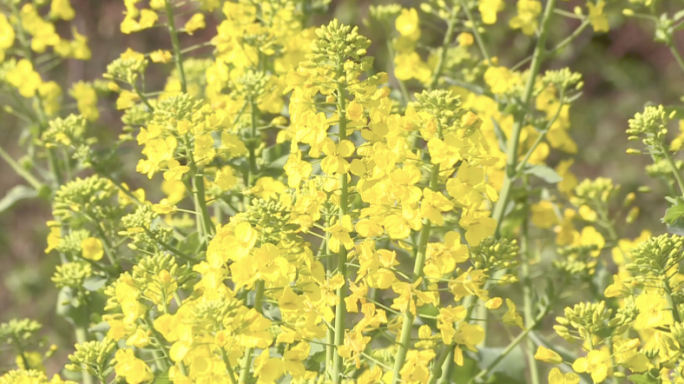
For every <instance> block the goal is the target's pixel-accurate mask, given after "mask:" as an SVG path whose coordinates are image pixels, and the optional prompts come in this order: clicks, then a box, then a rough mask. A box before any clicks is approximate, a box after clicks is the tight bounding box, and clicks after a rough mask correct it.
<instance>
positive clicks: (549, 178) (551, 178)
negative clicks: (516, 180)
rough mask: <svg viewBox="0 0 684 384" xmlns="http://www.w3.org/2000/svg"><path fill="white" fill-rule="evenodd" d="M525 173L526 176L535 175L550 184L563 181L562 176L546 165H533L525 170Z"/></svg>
mask: <svg viewBox="0 0 684 384" xmlns="http://www.w3.org/2000/svg"><path fill="white" fill-rule="evenodd" d="M524 173H525V174H526V175H534V176H537V177H538V178H540V179H542V180H544V181H546V182H547V183H549V184H556V183H558V182H560V181H561V180H563V178H562V177H561V175H559V174H558V173H556V171H554V170H553V169H552V168H550V167H548V166H546V165H542V164H539V165H533V166H530V167H527V168H525V171H524Z"/></svg>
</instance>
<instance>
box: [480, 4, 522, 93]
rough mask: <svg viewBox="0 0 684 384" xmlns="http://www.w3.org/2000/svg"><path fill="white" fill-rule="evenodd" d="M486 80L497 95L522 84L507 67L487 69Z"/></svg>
mask: <svg viewBox="0 0 684 384" xmlns="http://www.w3.org/2000/svg"><path fill="white" fill-rule="evenodd" d="M521 1H525V0H521ZM484 80H485V82H486V83H487V85H489V87H490V88H491V90H492V93H494V94H495V95H502V94H504V93H507V92H510V91H512V90H513V88H514V87H515V86H516V85H518V84H519V83H520V77H519V76H517V75H516V74H515V73H514V72H512V71H511V70H509V69H508V68H506V67H489V68H487V71H485V74H484Z"/></svg>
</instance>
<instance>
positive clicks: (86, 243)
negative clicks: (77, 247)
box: [81, 237, 104, 261]
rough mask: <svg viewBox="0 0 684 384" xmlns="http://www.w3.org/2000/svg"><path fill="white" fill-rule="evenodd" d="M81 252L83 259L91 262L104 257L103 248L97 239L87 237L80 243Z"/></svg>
mask: <svg viewBox="0 0 684 384" xmlns="http://www.w3.org/2000/svg"><path fill="white" fill-rule="evenodd" d="M81 250H82V252H83V258H84V259H88V260H93V261H98V260H100V259H102V256H104V247H103V246H102V241H100V239H98V238H97V237H89V238H87V239H84V240H83V241H82V242H81Z"/></svg>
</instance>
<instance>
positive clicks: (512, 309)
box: [502, 299, 525, 329]
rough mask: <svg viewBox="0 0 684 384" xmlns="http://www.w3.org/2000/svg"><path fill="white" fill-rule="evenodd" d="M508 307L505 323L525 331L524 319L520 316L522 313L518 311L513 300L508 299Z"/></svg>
mask: <svg viewBox="0 0 684 384" xmlns="http://www.w3.org/2000/svg"><path fill="white" fill-rule="evenodd" d="M506 306H507V307H508V312H506V313H505V314H504V315H503V317H502V320H503V322H504V323H506V324H512V325H517V326H518V327H520V328H522V329H525V325H524V324H523V318H522V316H521V315H520V313H518V311H516V306H515V303H514V302H513V300H511V299H506Z"/></svg>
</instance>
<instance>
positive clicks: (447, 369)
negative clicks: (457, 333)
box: [439, 348, 455, 384]
mask: <svg viewBox="0 0 684 384" xmlns="http://www.w3.org/2000/svg"><path fill="white" fill-rule="evenodd" d="M453 360H454V349H453V348H451V349H449V352H448V353H447V355H446V359H445V360H444V363H443V364H442V373H441V377H440V379H439V384H450V383H451V371H452V370H453V369H454V365H455V364H454V362H453Z"/></svg>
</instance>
